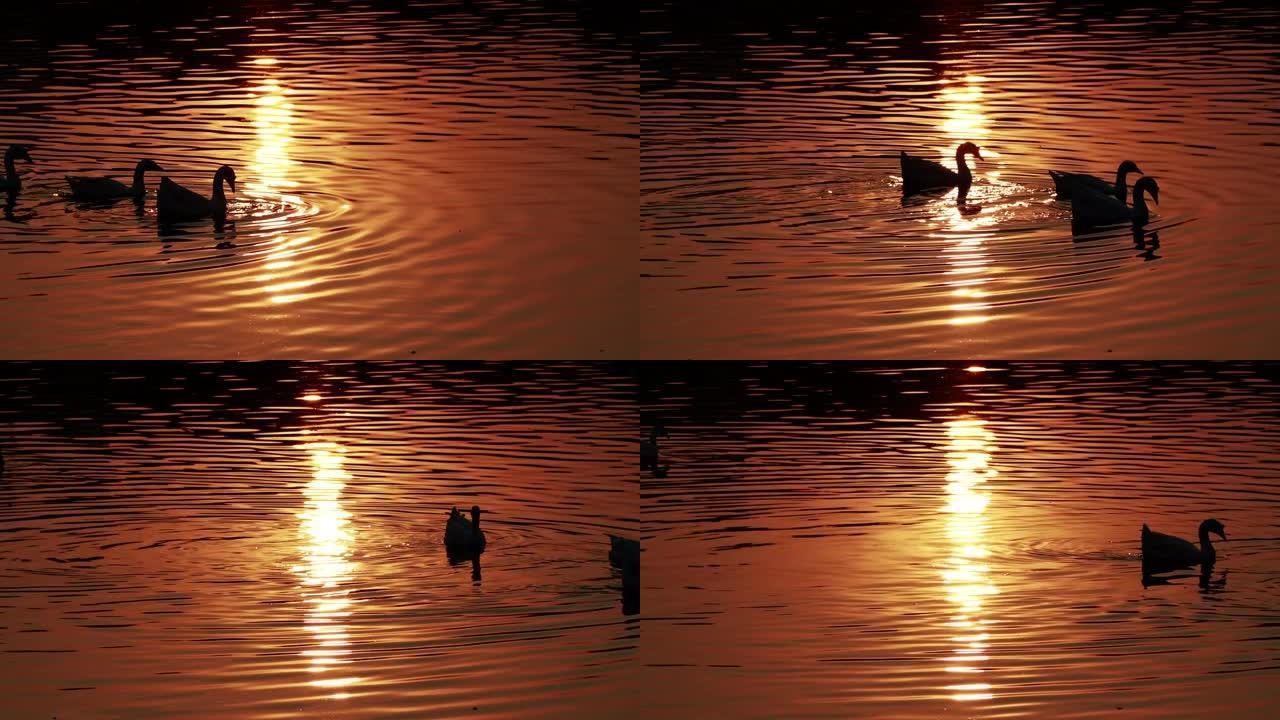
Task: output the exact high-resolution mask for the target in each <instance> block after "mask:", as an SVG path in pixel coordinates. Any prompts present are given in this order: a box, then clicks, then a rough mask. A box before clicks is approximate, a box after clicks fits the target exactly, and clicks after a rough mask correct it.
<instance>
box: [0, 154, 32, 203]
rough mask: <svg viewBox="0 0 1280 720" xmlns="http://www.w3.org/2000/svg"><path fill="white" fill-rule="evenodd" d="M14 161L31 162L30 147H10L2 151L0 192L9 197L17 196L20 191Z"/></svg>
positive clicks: (20, 187)
mask: <svg viewBox="0 0 1280 720" xmlns="http://www.w3.org/2000/svg"><path fill="white" fill-rule="evenodd" d="M14 160H26V161H27V162H31V146H30V145H10V146H9V149H8V150H5V151H4V175H0V192H5V193H8V194H9V196H10V197H12V196H14V195H17V194H18V191H19V190H21V189H22V178H21V177H19V176H18V168H17V166H16V165H14V164H13V161H14Z"/></svg>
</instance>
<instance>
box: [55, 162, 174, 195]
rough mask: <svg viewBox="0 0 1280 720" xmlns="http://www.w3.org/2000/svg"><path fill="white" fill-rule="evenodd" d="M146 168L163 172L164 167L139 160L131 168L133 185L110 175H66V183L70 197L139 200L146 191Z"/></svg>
mask: <svg viewBox="0 0 1280 720" xmlns="http://www.w3.org/2000/svg"><path fill="white" fill-rule="evenodd" d="M148 170H157V171H160V172H163V171H164V168H162V167H160V166H159V165H157V164H156V163H155V162H154V161H152V160H139V161H138V164H137V166H135V167H134V168H133V185H131V186H130V185H125V184H124V183H122V182H120V181H119V180H116V179H115V178H111V177H84V176H80V175H68V176H67V185H69V186H71V197H73V198H75V199H76V200H88V201H102V200H117V199H119V198H126V197H131V198H133V199H134V200H141V199H142V197H143V195H145V194H146V192H147V188H146V186H145V185H144V184H143V176H144V175H145V174H146V172H147V171H148Z"/></svg>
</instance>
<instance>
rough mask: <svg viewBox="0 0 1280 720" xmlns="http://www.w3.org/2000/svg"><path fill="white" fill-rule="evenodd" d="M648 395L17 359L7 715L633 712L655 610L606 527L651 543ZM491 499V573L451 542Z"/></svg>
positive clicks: (6, 415)
mask: <svg viewBox="0 0 1280 720" xmlns="http://www.w3.org/2000/svg"><path fill="white" fill-rule="evenodd" d="M632 387H633V385H632V382H631V380H630V379H629V378H628V377H626V376H625V375H620V374H618V373H617V372H615V371H614V370H611V369H609V368H604V367H585V366H555V367H541V368H539V367H525V368H507V367H499V366H483V367H482V366H476V367H471V368H467V367H455V368H442V367H434V366H422V367H409V366H397V365H376V366H370V365H338V364H331V365H330V364H325V365H314V364H313V365H301V366H300V365H286V364H272V365H265V366H263V365H259V366H249V367H246V366H231V365H220V364H213V365H180V366H172V365H165V366H155V365H151V366H137V365H136V364H134V365H120V366H115V367H112V368H95V369H86V368H85V367H78V368H77V367H65V366H64V367H61V368H57V367H50V366H46V365H39V366H35V367H22V366H15V365H9V366H0V432H2V433H3V440H2V441H0V450H2V451H3V453H4V459H5V461H6V462H5V469H4V472H3V474H0V630H2V632H0V715H3V716H4V717H12V718H18V717H24V718H25V717H32V718H34V717H40V718H48V717H59V718H120V717H129V718H146V717H181V718H227V717H236V718H314V717H331V718H368V717H413V718H423V717H431V718H450V717H466V718H528V717H545V718H560V717H566V716H569V715H570V714H571V713H582V714H584V716H590V717H625V716H627V714H628V713H629V712H631V708H633V707H634V704H635V701H636V700H635V698H636V693H635V691H634V689H633V687H632V686H631V685H630V683H629V677H630V676H631V674H632V672H633V668H632V665H631V664H632V662H633V661H634V658H635V655H636V652H637V645H638V643H639V627H638V625H637V618H638V616H636V615H624V614H623V607H622V604H621V595H622V594H621V583H622V580H621V578H620V576H619V575H618V574H617V571H615V570H612V569H611V568H610V566H609V560H608V551H609V542H608V538H607V537H606V534H607V533H622V534H632V533H634V532H635V530H636V525H637V521H636V507H637V503H638V496H637V486H636V485H637V480H636V475H635V470H634V460H633V457H632V455H633V453H632V447H633V446H632V437H633V433H634V429H635V414H634V396H633V392H632ZM87 388H94V389H95V392H92V393H86V392H85V390H86V389H87ZM472 504H479V505H481V506H482V507H483V508H484V509H485V510H486V515H485V516H484V519H483V523H482V526H483V527H485V528H486V536H487V540H488V547H487V549H486V551H485V552H484V553H483V555H481V556H480V562H479V566H478V567H477V568H473V567H472V565H471V564H469V563H466V562H463V563H461V564H458V565H452V564H451V563H450V562H449V560H448V558H447V557H446V554H445V551H444V548H443V546H442V545H441V541H440V536H441V533H442V529H443V526H444V520H445V517H446V513H447V511H448V509H449V508H450V506H452V505H458V506H461V507H463V508H469V507H470V506H471V505H472ZM477 571H478V573H479V577H478V578H477V577H474V576H473V573H475V572H477Z"/></svg>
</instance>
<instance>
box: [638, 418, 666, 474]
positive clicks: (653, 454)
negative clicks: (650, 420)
mask: <svg viewBox="0 0 1280 720" xmlns="http://www.w3.org/2000/svg"><path fill="white" fill-rule="evenodd" d="M666 434H667V433H666V431H665V430H663V429H662V427H661V426H660V425H654V426H653V427H651V428H649V437H648V438H646V439H642V440H640V469H641V470H649V469H651V468H656V467H657V466H658V436H659V435H666Z"/></svg>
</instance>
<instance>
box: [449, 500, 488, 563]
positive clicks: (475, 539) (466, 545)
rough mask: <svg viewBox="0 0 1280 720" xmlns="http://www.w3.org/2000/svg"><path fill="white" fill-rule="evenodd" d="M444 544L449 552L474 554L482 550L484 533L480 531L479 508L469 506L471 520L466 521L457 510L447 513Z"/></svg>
mask: <svg viewBox="0 0 1280 720" xmlns="http://www.w3.org/2000/svg"><path fill="white" fill-rule="evenodd" d="M444 544H445V547H447V548H448V549H449V550H450V551H451V552H474V551H477V550H483V549H484V531H483V530H481V529H480V507H479V506H478V505H472V506H471V520H470V521H468V520H467V519H466V518H464V517H462V514H461V513H459V512H458V508H456V507H455V508H453V510H451V511H449V520H448V521H447V522H446V523H445V526H444Z"/></svg>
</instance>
